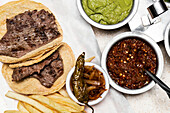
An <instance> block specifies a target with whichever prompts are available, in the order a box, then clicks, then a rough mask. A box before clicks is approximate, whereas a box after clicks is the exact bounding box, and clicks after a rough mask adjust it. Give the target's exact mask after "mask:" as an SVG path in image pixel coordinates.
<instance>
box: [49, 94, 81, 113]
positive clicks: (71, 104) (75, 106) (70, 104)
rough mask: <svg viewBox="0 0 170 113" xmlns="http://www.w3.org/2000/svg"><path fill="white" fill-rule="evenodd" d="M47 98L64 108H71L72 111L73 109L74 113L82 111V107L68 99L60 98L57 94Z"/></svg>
mask: <svg viewBox="0 0 170 113" xmlns="http://www.w3.org/2000/svg"><path fill="white" fill-rule="evenodd" d="M47 97H48V98H50V99H52V100H53V101H55V102H57V103H59V104H63V105H65V106H68V107H71V108H72V109H75V110H76V112H81V111H83V110H84V106H80V105H78V104H77V103H76V102H74V101H73V100H71V99H70V98H67V97H63V96H61V95H60V94H58V93H54V94H52V95H48V96H47Z"/></svg>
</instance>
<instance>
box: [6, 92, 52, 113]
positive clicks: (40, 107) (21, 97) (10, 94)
mask: <svg viewBox="0 0 170 113" xmlns="http://www.w3.org/2000/svg"><path fill="white" fill-rule="evenodd" d="M6 96H7V97H9V98H13V99H15V100H19V101H22V102H25V103H27V104H30V105H32V106H34V107H35V108H37V109H38V110H40V111H42V112H45V113H54V112H53V110H51V109H49V108H47V107H46V106H44V105H42V104H40V103H39V102H37V101H35V100H33V99H31V98H29V97H27V96H24V95H21V94H18V93H15V92H12V91H8V92H7V94H6Z"/></svg>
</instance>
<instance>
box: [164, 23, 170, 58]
mask: <svg viewBox="0 0 170 113" xmlns="http://www.w3.org/2000/svg"><path fill="white" fill-rule="evenodd" d="M169 36H170V23H169V24H168V25H167V27H166V29H165V36H164V43H165V49H166V52H167V53H168V55H169V57H170V43H169V41H170V40H169Z"/></svg>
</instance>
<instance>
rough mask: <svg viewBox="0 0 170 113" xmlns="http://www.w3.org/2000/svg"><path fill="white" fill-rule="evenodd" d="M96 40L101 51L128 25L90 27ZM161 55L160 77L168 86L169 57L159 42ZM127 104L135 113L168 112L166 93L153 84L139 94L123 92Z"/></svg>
mask: <svg viewBox="0 0 170 113" xmlns="http://www.w3.org/2000/svg"><path fill="white" fill-rule="evenodd" d="M92 28H93V31H94V33H95V36H96V39H97V41H98V44H99V47H100V50H101V52H102V51H103V50H104V48H105V46H106V44H107V43H108V42H109V41H110V40H111V39H112V38H114V36H116V35H118V34H120V33H122V32H127V31H130V30H129V27H128V25H126V26H124V27H122V28H119V29H116V30H110V31H106V30H101V29H98V28H95V27H92ZM158 45H159V46H160V48H161V50H162V53H163V56H164V71H163V74H162V77H161V80H163V81H164V82H165V83H166V84H167V85H168V86H170V57H169V56H168V54H167V53H166V51H165V48H164V43H163V41H162V42H159V43H158ZM124 96H125V97H126V99H127V100H128V102H129V104H130V105H131V107H132V109H133V110H134V112H135V113H169V112H170V101H169V98H168V96H167V94H166V93H165V92H164V91H163V90H162V89H161V88H160V87H159V86H158V85H155V86H154V87H153V88H152V89H151V90H149V91H147V92H145V93H143V94H140V95H127V94H124Z"/></svg>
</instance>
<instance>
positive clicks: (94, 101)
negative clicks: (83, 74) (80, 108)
mask: <svg viewBox="0 0 170 113" xmlns="http://www.w3.org/2000/svg"><path fill="white" fill-rule="evenodd" d="M93 65H94V67H95V68H96V69H98V70H99V71H101V72H102V73H103V76H104V79H105V88H106V89H107V90H106V91H105V92H104V93H103V94H102V95H101V97H102V98H98V99H96V100H91V101H89V102H88V104H89V105H95V104H98V103H99V102H101V101H102V100H103V99H104V98H105V97H106V95H107V94H108V91H109V88H110V85H109V79H108V76H107V74H106V72H105V71H104V70H103V69H102V67H100V66H99V65H97V64H95V63H92V62H85V66H93ZM74 69H75V66H74V67H73V68H72V69H71V70H70V72H69V73H68V75H67V78H66V91H67V93H68V95H69V96H70V98H71V99H72V100H74V101H75V102H77V103H78V104H80V105H85V104H84V103H81V102H79V101H78V100H77V98H76V97H75V96H74V94H73V92H72V91H71V87H70V80H71V77H72V74H73V72H74Z"/></svg>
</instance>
